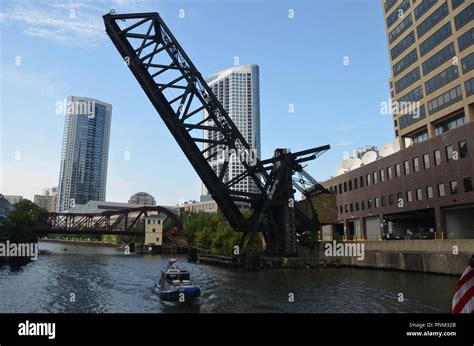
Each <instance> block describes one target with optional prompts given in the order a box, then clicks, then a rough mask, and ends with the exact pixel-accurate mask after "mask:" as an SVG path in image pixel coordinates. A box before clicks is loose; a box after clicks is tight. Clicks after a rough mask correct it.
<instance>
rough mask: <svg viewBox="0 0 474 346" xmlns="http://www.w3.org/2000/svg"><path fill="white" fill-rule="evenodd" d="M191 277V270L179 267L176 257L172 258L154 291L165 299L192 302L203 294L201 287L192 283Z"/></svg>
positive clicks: (162, 272)
mask: <svg viewBox="0 0 474 346" xmlns="http://www.w3.org/2000/svg"><path fill="white" fill-rule="evenodd" d="M190 277H191V274H190V272H189V270H187V269H184V268H179V267H178V265H177V264H176V259H174V258H173V259H170V260H169V261H168V267H167V268H166V269H165V270H162V271H161V276H160V280H159V281H158V283H155V287H153V292H154V293H155V294H157V295H158V297H160V299H161V300H163V301H171V302H174V301H176V302H181V303H185V302H191V301H193V300H194V299H196V298H198V297H199V296H201V289H200V288H199V287H198V286H193V285H192V284H191V279H190Z"/></svg>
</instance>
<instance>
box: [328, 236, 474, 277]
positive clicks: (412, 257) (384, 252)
mask: <svg viewBox="0 0 474 346" xmlns="http://www.w3.org/2000/svg"><path fill="white" fill-rule="evenodd" d="M324 243H325V242H322V243H321V244H320V251H319V254H320V260H324V261H325V262H326V263H327V264H328V265H336V266H337V265H341V266H355V267H366V268H379V269H395V270H407V271H418V272H426V273H439V274H451V275H460V274H461V273H462V272H463V271H464V270H465V269H466V266H467V263H468V261H469V258H470V256H471V255H472V254H474V239H462V240H393V241H366V242H361V243H363V244H364V246H365V256H364V257H365V258H364V259H363V260H358V259H357V258H356V257H326V256H324ZM454 246H457V249H458V251H459V252H458V254H457V255H456V254H453V247H454Z"/></svg>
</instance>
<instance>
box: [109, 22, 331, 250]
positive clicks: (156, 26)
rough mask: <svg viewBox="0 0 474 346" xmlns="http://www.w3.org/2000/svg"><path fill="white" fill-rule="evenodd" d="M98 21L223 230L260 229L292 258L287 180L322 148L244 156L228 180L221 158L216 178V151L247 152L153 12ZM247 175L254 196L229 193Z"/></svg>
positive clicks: (293, 240) (290, 188)
mask: <svg viewBox="0 0 474 346" xmlns="http://www.w3.org/2000/svg"><path fill="white" fill-rule="evenodd" d="M103 19H104V23H105V27H106V31H107V34H108V35H109V37H110V39H111V40H112V42H113V43H114V45H115V47H116V48H117V50H118V51H119V53H120V55H121V56H122V57H123V59H124V61H125V62H126V64H127V65H128V67H129V68H130V70H131V72H132V73H133V75H134V76H135V78H136V79H137V81H138V83H139V84H140V86H141V87H142V89H143V90H144V92H145V93H146V95H147V96H148V98H149V99H150V101H151V103H152V104H153V106H154V107H155V109H156V111H157V112H158V114H159V115H160V117H161V119H162V120H163V121H164V123H165V124H166V126H167V127H168V129H169V130H170V132H171V134H172V135H173V137H174V138H175V139H176V141H177V143H178V145H179V146H180V147H181V149H182V151H183V152H184V154H185V155H186V157H187V158H188V160H189V161H190V163H191V165H192V166H193V168H194V169H195V171H196V172H197V174H198V175H199V177H200V178H201V180H202V182H203V183H204V184H205V185H206V187H207V189H208V190H209V192H210V193H211V195H212V197H213V198H214V200H215V201H216V202H217V204H218V206H219V208H220V209H221V211H222V212H223V214H224V215H225V217H226V218H227V219H228V221H229V223H230V225H231V226H232V227H233V229H234V230H236V231H242V232H245V234H244V236H243V237H242V243H243V241H244V239H245V235H246V234H248V235H249V236H248V237H247V238H248V239H247V240H248V243H249V244H251V243H252V240H253V237H254V236H255V234H256V232H258V231H260V232H263V233H264V235H265V236H266V238H268V240H269V241H270V242H274V243H275V244H276V246H277V248H278V251H281V252H283V253H286V254H294V253H295V248H296V235H295V232H296V230H295V218H298V216H297V215H295V212H294V207H293V206H292V203H291V201H294V196H293V192H294V190H293V186H292V185H293V181H292V176H293V174H294V173H295V172H296V171H297V170H298V167H300V164H301V163H302V162H306V161H309V160H312V159H314V158H316V157H317V156H319V155H320V154H322V153H323V152H325V151H326V150H328V149H329V146H324V147H319V148H314V149H309V150H305V151H302V152H298V153H293V154H292V153H289V152H288V151H286V150H277V151H276V153H275V157H273V158H271V159H268V160H263V161H261V160H259V159H258V158H252V162H249V161H247V160H245V159H243V160H240V162H241V164H242V165H243V167H244V172H243V173H242V174H240V175H238V176H237V177H235V178H233V179H226V177H229V176H230V175H229V174H228V173H229V171H230V167H229V164H228V158H227V160H226V162H225V163H224V164H223V165H222V166H221V167H220V172H219V173H216V172H215V171H214V169H213V168H212V166H211V161H212V160H214V159H215V158H216V156H217V154H218V152H219V150H227V152H234V153H237V155H239V157H242V155H244V156H245V157H246V158H249V157H251V147H250V145H249V144H248V143H247V141H246V140H245V138H244V137H243V136H242V134H241V133H240V131H239V130H238V128H237V127H236V125H235V124H234V123H233V121H232V120H231V118H230V116H229V115H228V114H227V112H226V110H225V109H224V107H223V106H222V105H221V104H220V102H219V101H218V99H217V97H216V96H215V95H214V94H213V92H212V91H211V89H210V88H209V86H208V85H207V83H206V82H205V80H204V79H203V77H202V76H201V74H200V73H199V71H198V70H197V69H196V67H195V66H194V64H193V63H192V61H191V60H190V59H189V57H188V56H187V54H186V52H185V51H184V50H183V48H182V47H181V45H180V44H179V42H178V41H177V40H176V38H175V37H174V36H173V34H172V33H171V31H170V30H169V29H168V27H167V26H166V24H165V23H164V21H163V20H162V19H161V17H160V16H159V14H158V13H136V14H107V15H105V16H103ZM203 114H204V117H203ZM202 130H210V131H214V132H215V133H216V134H217V136H216V138H203V137H202V135H199V134H202V133H201V132H199V133H196V131H202ZM247 177H250V178H251V180H252V181H253V182H254V183H255V186H256V187H257V191H258V192H257V193H248V192H243V191H239V190H236V189H235V184H237V183H238V182H239V181H241V180H242V179H245V178H247ZM238 201H245V202H248V203H250V204H251V205H252V208H253V211H254V213H253V215H252V217H251V218H250V219H246V218H245V217H244V216H243V215H242V214H241V212H240V210H239V208H238V206H237V203H236V202H238Z"/></svg>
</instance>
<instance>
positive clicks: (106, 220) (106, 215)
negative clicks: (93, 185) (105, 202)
mask: <svg viewBox="0 0 474 346" xmlns="http://www.w3.org/2000/svg"><path fill="white" fill-rule="evenodd" d="M149 216H158V217H160V218H162V219H163V220H164V221H163V223H164V225H165V227H164V229H163V240H164V242H165V243H174V244H176V246H178V247H187V246H188V243H187V240H186V238H185V237H184V232H183V226H182V224H181V222H180V221H179V219H178V217H177V215H176V214H175V213H174V212H173V211H172V210H170V209H168V208H165V207H160V206H150V207H138V208H128V209H121V210H113V211H104V212H102V213H49V215H48V218H47V220H46V222H45V223H43V224H42V225H41V227H40V229H39V231H40V232H41V233H48V234H71V233H72V234H94V235H97V234H113V235H137V236H144V235H145V217H149Z"/></svg>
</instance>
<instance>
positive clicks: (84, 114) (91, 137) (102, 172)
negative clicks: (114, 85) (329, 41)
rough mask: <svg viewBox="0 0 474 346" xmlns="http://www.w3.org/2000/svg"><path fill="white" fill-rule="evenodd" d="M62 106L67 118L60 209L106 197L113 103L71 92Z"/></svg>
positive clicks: (63, 209)
mask: <svg viewBox="0 0 474 346" xmlns="http://www.w3.org/2000/svg"><path fill="white" fill-rule="evenodd" d="M60 106H61V105H59V106H58V107H60ZM60 108H61V109H62V111H63V112H64V113H65V114H64V115H65V118H66V119H65V122H64V138H63V148H62V154H61V169H60V176H59V186H58V193H57V210H58V211H65V210H68V209H69V208H71V207H73V206H74V205H76V204H86V203H87V202H88V201H91V200H94V201H105V187H106V183H107V163H108V156H109V139H110V122H111V117H112V105H110V104H108V103H105V102H102V101H99V100H95V99H91V98H87V97H76V96H71V97H69V99H68V100H67V104H66V105H65V106H64V107H60ZM57 111H58V109H57Z"/></svg>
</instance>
